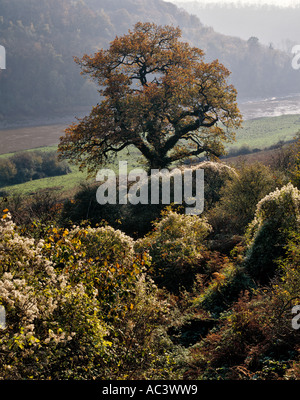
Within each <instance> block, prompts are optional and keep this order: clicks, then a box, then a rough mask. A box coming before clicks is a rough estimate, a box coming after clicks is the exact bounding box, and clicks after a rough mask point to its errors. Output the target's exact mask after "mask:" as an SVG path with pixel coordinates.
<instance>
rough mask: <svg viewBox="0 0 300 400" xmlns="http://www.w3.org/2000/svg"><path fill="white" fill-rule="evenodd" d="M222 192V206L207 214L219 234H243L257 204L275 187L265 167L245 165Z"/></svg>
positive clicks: (219, 204) (272, 178) (269, 171)
mask: <svg viewBox="0 0 300 400" xmlns="http://www.w3.org/2000/svg"><path fill="white" fill-rule="evenodd" d="M237 172H238V174H237V175H236V176H233V178H232V180H229V181H227V183H226V184H225V186H224V187H223V189H222V190H221V198H220V201H219V203H217V204H216V206H215V207H214V208H213V209H212V210H211V211H210V212H209V213H208V214H207V218H208V220H209V222H210V223H211V225H212V226H213V228H214V231H215V233H216V234H244V232H245V229H246V227H247V225H248V224H249V223H250V222H251V221H252V219H253V217H254V213H255V209H256V205H257V203H258V201H259V200H261V199H262V198H263V197H264V196H265V195H266V194H268V193H270V191H271V190H274V189H275V188H276V180H275V179H274V176H273V174H272V172H271V170H270V169H269V168H268V167H266V166H264V165H262V164H253V165H242V166H241V167H240V168H239V169H238V171H237Z"/></svg>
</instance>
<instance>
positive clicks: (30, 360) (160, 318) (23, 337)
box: [0, 213, 184, 379]
mask: <svg viewBox="0 0 300 400" xmlns="http://www.w3.org/2000/svg"><path fill="white" fill-rule="evenodd" d="M133 244H134V243H133V240H132V239H131V238H129V237H127V236H126V235H124V234H123V233H122V232H120V231H115V230H114V229H112V228H110V227H106V228H97V229H93V228H90V227H85V228H79V227H74V228H73V229H72V230H70V231H68V230H66V229H59V228H56V227H54V226H52V227H50V228H49V229H48V232H47V235H46V236H45V238H44V239H38V240H35V239H33V238H28V237H25V236H22V235H21V234H20V233H19V232H18V229H17V227H16V226H15V225H14V224H13V223H12V221H11V220H10V216H9V214H8V213H5V214H4V216H3V219H2V222H1V223H0V261H1V271H0V304H1V305H3V306H4V307H5V309H6V313H7V318H6V321H7V326H6V329H4V330H0V377H1V378H2V379H137V378H139V379H143V378H144V379H147V378H148V379H151V378H154V379H155V378H157V379H159V378H162V377H163V378H174V377H178V374H179V373H180V370H178V367H179V363H178V358H180V356H179V354H180V352H181V349H180V348H175V347H174V346H173V345H172V343H171V342H170V340H169V338H168V336H167V334H166V329H167V327H168V326H169V324H170V323H172V319H173V317H172V312H171V308H170V305H169V303H168V301H167V299H166V298H165V297H164V296H162V294H161V293H159V292H158V289H157V288H156V286H154V285H153V282H152V281H149V280H148V279H147V278H146V276H145V274H144V272H143V269H144V267H145V265H146V264H147V263H148V262H149V259H148V257H147V255H139V254H138V255H137V254H135V253H134V249H133ZM182 357H184V354H183V353H182Z"/></svg>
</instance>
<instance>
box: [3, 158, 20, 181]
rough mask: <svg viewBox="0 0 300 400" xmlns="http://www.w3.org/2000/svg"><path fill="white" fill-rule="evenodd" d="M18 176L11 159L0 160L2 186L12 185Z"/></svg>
mask: <svg viewBox="0 0 300 400" xmlns="http://www.w3.org/2000/svg"><path fill="white" fill-rule="evenodd" d="M16 174H17V169H16V166H15V164H14V163H13V162H12V161H11V160H10V159H8V160H5V159H0V186H7V185H10V184H11V183H12V182H13V181H14V179H15V176H16Z"/></svg>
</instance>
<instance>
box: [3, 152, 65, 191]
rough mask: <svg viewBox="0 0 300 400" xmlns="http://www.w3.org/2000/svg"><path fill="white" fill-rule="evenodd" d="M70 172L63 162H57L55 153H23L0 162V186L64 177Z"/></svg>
mask: <svg viewBox="0 0 300 400" xmlns="http://www.w3.org/2000/svg"><path fill="white" fill-rule="evenodd" d="M70 171H71V169H70V167H69V166H68V165H67V163H66V162H65V161H63V162H61V161H59V160H58V157H57V153H56V152H55V151H51V152H42V151H38V150H37V151H24V152H19V153H15V154H14V155H13V156H11V157H9V158H7V159H5V160H0V185H1V186H8V185H12V184H19V183H24V182H27V181H31V180H34V179H42V178H45V177H49V176H57V175H65V174H68V173H69V172H70Z"/></svg>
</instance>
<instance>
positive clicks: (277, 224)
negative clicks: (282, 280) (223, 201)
mask: <svg viewBox="0 0 300 400" xmlns="http://www.w3.org/2000/svg"><path fill="white" fill-rule="evenodd" d="M299 217H300V192H299V190H298V189H297V188H295V187H294V186H293V185H292V184H290V183H289V184H287V185H286V186H284V187H282V188H281V189H276V190H275V191H274V192H272V193H270V194H269V195H267V196H265V197H264V198H263V199H262V200H261V201H260V202H259V203H258V204H257V208H256V213H255V218H254V220H253V221H252V222H251V224H250V225H249V227H248V229H247V233H246V238H247V242H248V250H247V254H246V259H245V268H246V269H247V271H248V272H249V274H250V275H251V276H252V277H253V278H255V279H257V280H259V281H260V282H262V283H266V282H268V281H269V279H270V278H272V277H273V276H274V274H275V272H276V269H277V267H276V263H275V260H276V259H277V258H279V257H280V256H283V255H284V253H285V250H284V247H285V246H286V244H287V238H288V231H289V230H290V229H291V228H293V229H298V228H299V226H298V224H299Z"/></svg>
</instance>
